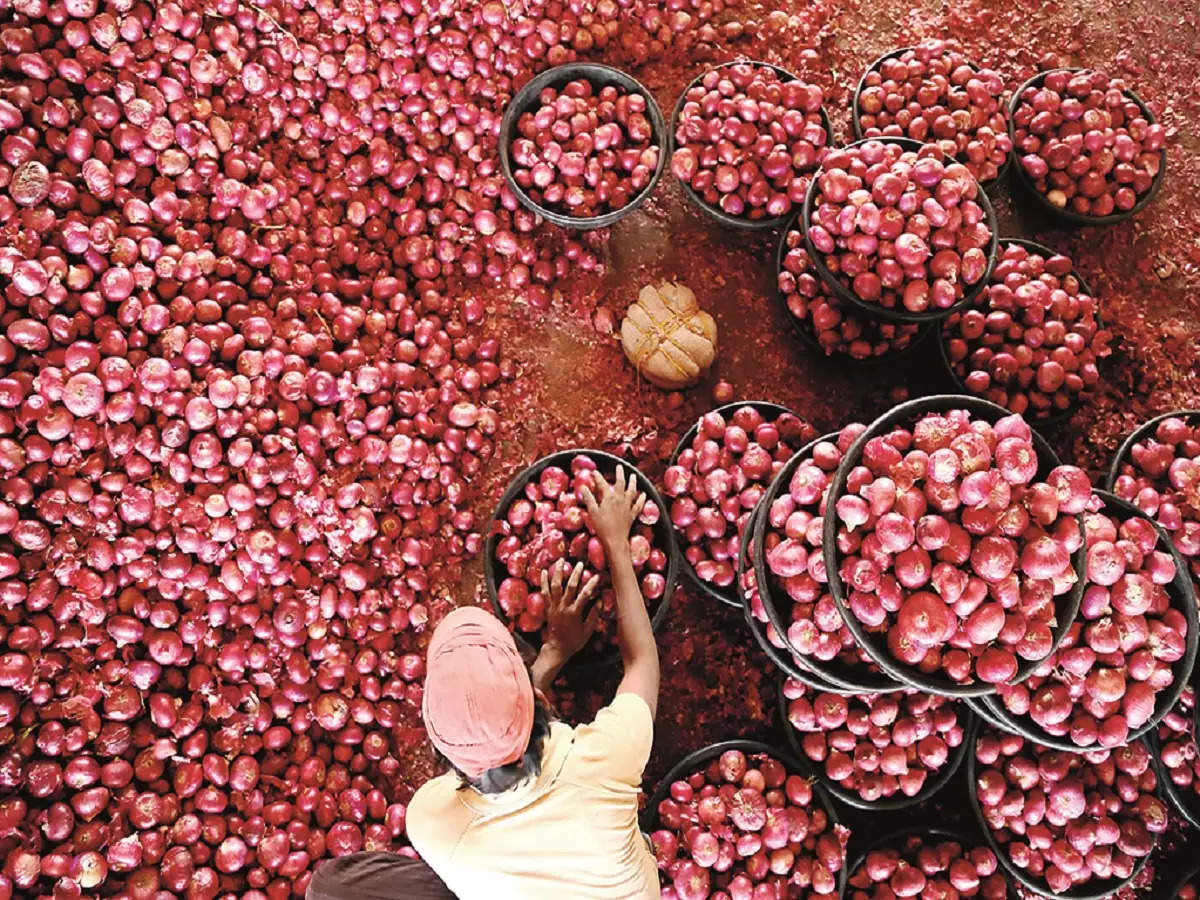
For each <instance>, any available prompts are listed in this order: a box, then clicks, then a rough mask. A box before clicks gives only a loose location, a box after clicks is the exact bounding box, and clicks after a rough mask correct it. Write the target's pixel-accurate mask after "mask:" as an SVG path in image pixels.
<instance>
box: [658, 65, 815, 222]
mask: <svg viewBox="0 0 1200 900" xmlns="http://www.w3.org/2000/svg"><path fill="white" fill-rule="evenodd" d="M682 100H683V105H682V106H681V107H680V109H679V111H678V115H677V118H676V121H675V151H674V153H673V154H672V156H671V171H673V172H674V173H675V175H676V177H677V178H678V179H679V180H680V181H682V182H683V183H684V184H686V185H688V186H689V187H690V188H691V189H692V190H693V191H695V192H696V194H697V196H699V197H700V199H701V200H703V201H704V202H705V203H707V204H708V205H709V206H712V207H715V208H717V209H719V210H720V211H721V212H723V213H724V214H725V215H728V216H733V217H735V218H739V219H746V220H749V221H754V220H759V219H773V218H777V217H780V216H786V215H787V214H788V213H790V212H792V210H793V209H799V208H800V206H801V204H803V202H804V195H805V193H806V192H807V190H808V182H809V178H810V177H811V175H812V173H813V172H815V171H816V170H817V168H818V167H819V166H820V165H821V161H822V159H824V157H825V154H826V152H827V150H828V147H829V144H830V143H831V141H832V136H831V135H830V134H829V132H828V131H827V130H826V126H825V120H824V118H823V116H822V115H821V104H822V103H823V102H824V94H823V93H822V91H821V88H820V87H819V86H818V85H815V84H809V83H807V82H805V81H802V80H800V79H799V78H784V77H781V76H780V75H779V74H778V73H777V72H776V71H775V69H773V68H771V67H770V66H766V65H759V64H755V63H732V64H730V65H727V66H721V67H719V68H716V69H712V70H710V71H708V72H706V73H705V74H704V75H703V76H702V77H701V78H700V80H699V83H697V84H694V85H692V86H691V87H690V88H688V90H687V92H686V93H685V94H684V95H683V98H682Z"/></svg>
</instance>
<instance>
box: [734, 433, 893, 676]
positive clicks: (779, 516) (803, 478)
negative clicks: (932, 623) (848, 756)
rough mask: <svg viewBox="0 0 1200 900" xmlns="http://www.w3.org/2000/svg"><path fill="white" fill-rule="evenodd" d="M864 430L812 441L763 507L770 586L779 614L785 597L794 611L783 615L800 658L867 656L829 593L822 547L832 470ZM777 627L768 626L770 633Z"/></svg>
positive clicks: (857, 661)
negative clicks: (783, 485)
mask: <svg viewBox="0 0 1200 900" xmlns="http://www.w3.org/2000/svg"><path fill="white" fill-rule="evenodd" d="M865 430H866V426H865V425H860V424H858V423H853V424H850V425H847V426H846V427H844V428H843V429H842V430H841V431H840V432H839V433H838V435H837V438H836V440H833V441H830V440H822V441H819V442H818V443H816V444H814V445H813V447H812V450H811V453H810V454H809V457H808V458H807V459H805V460H803V461H801V462H800V463H799V464H798V465H797V467H796V469H795V471H793V473H792V477H791V478H790V479H789V480H788V485H787V490H786V492H782V493H781V494H780V495H779V496H777V497H776V498H775V499H774V501H773V502H772V503H771V505H770V507H768V508H767V509H766V511H765V515H766V516H767V520H766V522H765V523H764V524H763V533H764V540H763V550H764V553H765V556H764V560H765V562H766V566H767V571H768V572H769V573H770V574H771V575H773V576H774V577H775V579H776V580H777V583H776V584H773V585H770V586H769V587H768V588H767V590H769V591H770V597H771V600H772V602H773V603H775V604H776V608H777V609H779V611H780V613H781V615H782V614H783V612H784V610H785V609H786V607H784V606H783V600H784V597H786V598H787V600H788V601H790V603H791V611H790V614H788V615H787V616H785V617H784V618H785V621H788V622H789V623H790V624H789V625H788V629H787V635H786V639H787V644H788V646H789V647H790V648H791V650H792V651H793V652H795V653H797V654H799V655H800V656H801V657H802V658H804V657H811V658H812V659H814V660H820V661H825V662H829V661H832V660H839V661H840V662H842V663H844V664H846V665H850V666H856V665H862V664H863V663H865V662H866V661H867V660H868V659H869V657H867V656H866V654H865V653H864V651H863V650H862V648H860V647H859V646H858V644H857V643H856V642H855V640H854V635H853V634H851V633H850V629H849V628H847V627H846V625H845V623H844V622H843V621H842V617H841V614H840V613H839V612H838V609H837V605H836V604H835V603H834V602H833V595H832V594H830V593H829V586H828V578H827V577H826V574H825V556H824V553H823V552H822V549H821V530H822V527H823V525H824V516H825V512H826V510H825V501H826V498H827V496H828V494H829V485H830V484H832V482H833V474H834V472H836V471H837V467H838V466H839V465H840V464H841V461H842V457H843V456H844V454H845V452H846V451H847V450H848V449H850V445H851V444H853V443H854V441H855V440H856V439H857V438H858V436H859V435H860V434H862V433H863V431H865ZM760 606H761V599H760ZM752 612H753V614H754V615H755V617H756V618H758V619H759V620H760V621H763V622H766V621H767V613H766V610H765V609H761V608H760V609H752ZM773 631H774V629H773V628H772V627H770V626H768V630H767V635H768V637H770V636H771V635H772V633H773Z"/></svg>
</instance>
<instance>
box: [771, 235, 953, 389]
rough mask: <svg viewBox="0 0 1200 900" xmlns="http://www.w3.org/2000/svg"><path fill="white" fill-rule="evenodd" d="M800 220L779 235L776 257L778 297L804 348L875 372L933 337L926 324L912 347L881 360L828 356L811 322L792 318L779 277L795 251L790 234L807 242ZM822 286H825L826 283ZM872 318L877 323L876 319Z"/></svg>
mask: <svg viewBox="0 0 1200 900" xmlns="http://www.w3.org/2000/svg"><path fill="white" fill-rule="evenodd" d="M800 218H801V217H800V214H799V213H796V214H795V215H794V216H793V217H792V219H791V220H790V221H789V222H788V223H787V224H786V225H785V226H784V227H783V231H782V233H781V234H780V235H779V249H778V250H777V251H776V253H775V294H776V296H777V297H778V298H779V302H780V304H781V305H782V306H783V312H784V315H786V316H787V317H788V321H790V322H791V323H792V328H793V329H794V330H795V332H796V336H797V337H798V338H799V339H800V341H801V343H803V344H804V346H806V347H807V348H808V349H809V350H811V351H812V352H813V353H815V354H817V355H818V356H820V357H821V358H822V359H827V360H831V361H835V362H839V363H845V364H847V365H852V366H861V367H863V368H874V367H875V366H883V365H892V364H895V363H896V362H897V361H898V360H901V359H903V358H904V357H906V356H907V355H908V354H910V353H912V351H913V350H914V349H915V348H916V347H917V346H918V345H919V344H921V343H922V342H923V341H925V340H926V339H927V338H928V337H929V335H930V334H931V333H932V332H933V327H932V326H931V325H928V324H926V325H924V326H921V327H920V329H919V330H918V332H917V334H916V335H914V336H913V339H912V343H911V344H909V345H908V346H907V347H904V348H903V349H901V350H889V351H888V352H887V353H881V354H879V355H878V356H872V357H870V358H869V359H855V358H854V357H852V356H850V355H848V354H845V353H829V352H827V351H826V350H825V348H824V347H822V346H821V344H820V342H819V341H818V340H817V338H816V335H815V333H814V331H813V329H812V327H811V325H810V324H809V323H808V322H807V321H801V320H800V319H797V318H796V317H795V316H794V315H792V311H791V309H789V308H788V305H787V295H785V294H784V293H783V291H781V290H780V289H779V274H780V273H781V272H782V271H783V260H784V258H785V257H786V256H787V252H788V250H789V249H791V248H789V247H788V245H787V240H788V234H789V233H791V232H793V231H794V232H796V233H798V234H800V236H801V237H800V240H801V241H803V240H804V236H803V235H804V231H803V228H802V227H801V221H800ZM822 283H824V282H823V281H822ZM838 302H839V303H840V302H842V301H841V299H840V297H839V298H838ZM854 315H855V316H856V317H857V318H863V319H865V318H868V317H867V316H864V315H863V314H862V311H861V310H858V309H856V310H854ZM870 318H872V319H875V318H876V317H870ZM885 321H886V320H885ZM889 324H892V325H896V324H903V323H897V322H890V323H889Z"/></svg>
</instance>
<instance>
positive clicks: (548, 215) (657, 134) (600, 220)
mask: <svg viewBox="0 0 1200 900" xmlns="http://www.w3.org/2000/svg"><path fill="white" fill-rule="evenodd" d="M576 79H582V80H584V81H587V82H590V83H591V84H592V86H593V87H596V88H602V87H606V86H608V85H615V86H617V87H618V88H620V89H621V90H622V91H625V92H626V93H638V94H641V95H642V96H643V97H645V98H646V117H647V118H648V119H649V120H650V130H651V135H652V138H651V139H652V141H653V142H654V143H655V144H657V145H658V165H657V166H656V167H655V169H654V174H653V175H651V176H650V181H649V183H648V184H647V185H646V186H645V187H644V188H642V189H641V190H640V191H639V192H638V193H637V194H636V195H635V196H634V197H632V198H631V199H630V201H629V202H628V203H627V204H625V205H624V206H622V207H621V208H620V209H614V210H611V211H609V212H606V213H604V214H603V215H599V216H588V217H585V218H576V217H575V216H570V215H567V214H566V213H563V212H556V211H555V210H552V209H547V208H546V207H544V206H542V205H541V204H539V203H536V202H534V200H533V198H532V197H530V196H529V194H527V193H526V192H525V189H524V188H522V187H521V186H520V185H518V184H517V182H516V181H515V180H514V179H513V174H512V155H511V148H512V143H513V140H514V138H515V132H516V128H517V120H518V119H519V118H520V117H521V115H522V114H523V113H525V112H528V111H529V110H530V109H531V108H533V107H534V106H535V105H537V103H538V95H539V94H540V93H541V92H542V89H543V88H548V87H551V88H561V87H562V86H563V85H565V84H566V83H567V82H569V81H575V80H576ZM669 137H670V136H669V135H668V134H667V123H666V120H664V119H663V114H662V110H660V109H659V108H658V104H657V103H655V102H654V95H653V94H651V93H650V92H649V91H648V90H646V89H645V88H644V87H643V86H642V85H641V84H640V83H639V82H638V81H637V80H636V79H635V78H633V76H631V75H627V74H626V73H625V72H622V71H621V70H620V69H614V68H612V67H611V66H605V65H601V64H599V63H583V62H575V63H566V64H564V65H561V66H555V67H554V68H552V69H547V70H546V71H545V72H542V73H541V74H540V75H538V76H536V77H535V78H533V79H532V80H530V81H529V83H527V84H526V85H525V86H524V87H523V88H521V90H520V91H518V92H517V95H516V96H515V97H513V98H512V100H510V101H509V103H508V106H507V107H505V109H504V116H503V117H502V118H501V120H500V135H499V138H498V145H499V146H498V148H497V149H498V150H499V153H500V171H501V173H503V175H504V180H505V181H506V182H507V183H508V186H509V187H510V188H511V189H512V192H513V193H514V194H516V196H517V200H519V201H520V203H521V205H522V206H524V207H525V208H526V209H529V210H532V211H533V212H535V213H537V214H538V215H539V216H541V217H542V218H543V219H545V220H546V221H547V222H550V223H552V224H554V225H558V226H559V227H560V228H575V229H578V230H580V231H587V230H590V229H593V228H604V227H607V226H609V225H612V224H613V223H614V222H616V221H618V220H620V219H623V218H625V216H627V215H629V214H630V213H631V212H633V211H634V210H635V209H637V208H638V207H639V206H641V205H642V204H643V203H644V202H645V201H646V199H647V198H648V197H649V196H650V195H651V194H652V193H654V188H655V187H656V186H657V185H658V181H659V179H660V178H662V174H663V171H664V170H665V168H666V164H667V156H668V155H670V149H669V146H668V138H669Z"/></svg>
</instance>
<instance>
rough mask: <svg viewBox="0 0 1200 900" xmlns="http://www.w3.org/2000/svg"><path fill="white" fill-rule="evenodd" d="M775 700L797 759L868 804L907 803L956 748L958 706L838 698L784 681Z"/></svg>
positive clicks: (911, 695) (928, 698) (915, 695)
mask: <svg viewBox="0 0 1200 900" xmlns="http://www.w3.org/2000/svg"><path fill="white" fill-rule="evenodd" d="M783 693H784V696H785V697H787V698H788V700H789V701H790V702H789V703H788V710H787V716H788V722H789V723H790V724H791V726H792V727H793V728H794V729H796V731H797V732H798V733H799V735H800V749H801V752H803V753H804V755H805V756H806V757H807V758H808V759H809V760H811V761H812V762H813V763H815V764H817V765H818V766H820V767H821V768H822V770H823V771H824V773H825V777H827V778H828V779H830V780H831V781H833V782H836V783H837V784H839V785H841V786H842V787H843V788H845V789H846V790H847V791H853V792H855V793H857V794H858V796H859V797H861V798H862V799H863V800H865V801H866V802H868V803H871V802H874V801H877V800H888V799H903V798H904V797H915V796H916V795H917V794H919V793H921V791H922V790H924V789H925V787H926V784H927V782H928V781H929V779H930V778H931V777H936V776H937V773H938V772H939V771H941V770H942V769H944V768H945V767H946V766H947V765H950V764H951V761H952V759H953V758H954V756H955V750H956V748H958V747H960V746H961V745H962V742H963V725H962V722H963V719H962V717H961V716H960V715H959V712H958V707H957V706H956V704H955V703H954V702H953V701H952V700H949V699H947V698H945V697H939V696H936V695H934V694H926V693H922V692H920V691H908V692H904V693H891V694H862V695H859V694H851V695H848V696H843V695H841V694H833V693H828V692H824V691H816V690H814V689H812V688H809V687H806V686H805V685H804V684H803V683H801V682H799V681H796V680H794V679H788V680H787V681H785V682H784V686H783Z"/></svg>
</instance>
